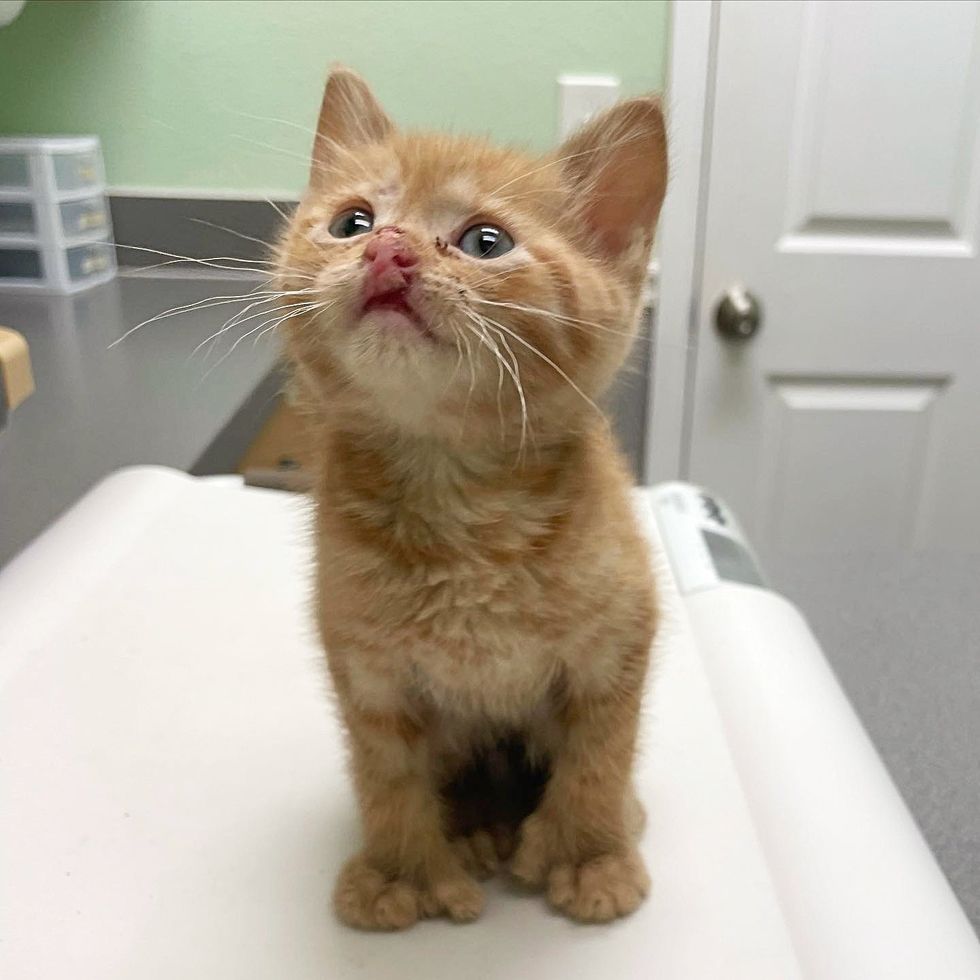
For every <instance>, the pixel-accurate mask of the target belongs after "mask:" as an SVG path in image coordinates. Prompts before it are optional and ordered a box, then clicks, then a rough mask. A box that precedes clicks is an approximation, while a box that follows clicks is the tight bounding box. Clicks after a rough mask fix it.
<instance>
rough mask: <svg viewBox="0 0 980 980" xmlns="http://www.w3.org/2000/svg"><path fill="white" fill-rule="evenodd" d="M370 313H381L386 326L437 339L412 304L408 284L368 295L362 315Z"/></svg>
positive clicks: (362, 308)
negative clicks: (412, 331)
mask: <svg viewBox="0 0 980 980" xmlns="http://www.w3.org/2000/svg"><path fill="white" fill-rule="evenodd" d="M369 313H374V314H380V317H379V318H380V319H381V320H382V322H383V323H384V325H385V326H386V327H390V328H392V329H409V330H414V331H415V332H417V333H419V334H421V335H422V336H423V337H427V338H428V339H429V340H434V339H435V338H434V337H433V336H432V333H431V332H430V331H429V329H428V328H427V327H426V325H425V324H424V323H423V322H422V318H421V317H420V316H419V314H418V311H417V310H416V309H415V306H414V305H413V304H412V300H411V298H410V297H409V287H408V286H399V287H398V288H396V289H388V290H385V291H384V292H380V293H376V294H375V295H373V296H368V297H366V298H365V300H364V305H363V306H362V307H361V316H367V315H368V314H369Z"/></svg>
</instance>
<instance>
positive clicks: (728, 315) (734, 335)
mask: <svg viewBox="0 0 980 980" xmlns="http://www.w3.org/2000/svg"><path fill="white" fill-rule="evenodd" d="M761 323H762V307H761V306H760V305H759V301H758V300H757V299H756V298H755V297H754V296H753V295H752V294H751V293H750V292H749V291H748V290H747V289H746V288H745V287H744V286H732V287H731V289H729V290H728V292H727V293H725V295H724V296H722V298H721V299H720V300H719V302H718V305H717V306H716V307H715V326H716V327H717V328H718V333H720V334H721V335H722V337H726V338H727V339H729V340H748V339H749V338H750V337H753V336H755V333H756V331H757V330H758V329H759V326H760V324H761Z"/></svg>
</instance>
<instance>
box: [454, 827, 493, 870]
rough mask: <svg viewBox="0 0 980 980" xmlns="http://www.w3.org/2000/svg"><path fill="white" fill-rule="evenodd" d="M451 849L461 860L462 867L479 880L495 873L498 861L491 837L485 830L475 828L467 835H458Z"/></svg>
mask: <svg viewBox="0 0 980 980" xmlns="http://www.w3.org/2000/svg"><path fill="white" fill-rule="evenodd" d="M453 849H454V850H455V851H456V854H457V855H458V856H459V859H460V860H461V861H462V862H463V867H464V868H466V870H467V871H468V872H469V873H470V874H472V875H474V876H475V877H476V878H479V879H480V880H481V881H483V880H485V879H487V878H490V877H492V876H493V875H495V874H496V873H497V868H498V867H499V864H500V861H499V859H498V857H497V848H496V846H495V843H494V839H493V837H491V836H490V834H489V833H488V832H487V831H486V830H477V831H474V832H473V833H472V834H470V836H469V837H458V838H456V840H454V841H453Z"/></svg>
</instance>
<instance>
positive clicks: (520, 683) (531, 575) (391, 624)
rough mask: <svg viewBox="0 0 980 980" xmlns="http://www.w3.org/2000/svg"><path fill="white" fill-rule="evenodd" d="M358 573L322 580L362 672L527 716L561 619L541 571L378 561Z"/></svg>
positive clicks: (480, 563)
mask: <svg viewBox="0 0 980 980" xmlns="http://www.w3.org/2000/svg"><path fill="white" fill-rule="evenodd" d="M358 578H359V579H360V584H358V583H357V582H355V581H354V580H352V579H348V580H347V581H345V582H343V583H340V582H335V583H334V584H333V585H328V587H327V588H326V589H325V590H324V603H325V606H326V609H325V614H326V616H327V619H328V621H329V622H331V623H335V625H336V629H337V632H338V633H341V634H343V635H344V636H345V637H348V638H350V640H351V641H352V646H351V650H350V653H349V656H351V657H352V658H354V657H356V658H357V659H358V661H359V667H358V669H357V673H358V674H359V675H360V676H363V677H364V678H365V679H369V680H370V679H371V678H374V679H382V680H380V681H379V682H380V683H385V682H390V683H392V684H394V685H395V686H398V687H402V688H405V689H410V690H412V691H413V692H414V693H415V694H417V695H419V696H421V697H423V698H424V699H427V700H431V701H433V702H435V703H438V704H440V705H443V706H446V705H452V704H455V705H456V706H457V707H459V708H460V709H461V710H465V711H474V710H476V711H480V712H481V713H484V714H487V715H489V716H493V717H496V718H506V717H511V716H515V715H521V714H522V713H524V714H526V712H527V710H530V709H531V708H532V706H533V705H534V704H535V703H536V702H538V701H540V699H541V698H542V697H543V696H544V695H545V693H546V692H547V689H548V687H549V686H550V684H551V683H552V681H553V678H554V676H555V672H556V669H557V664H558V655H557V653H558V647H559V645H560V643H561V641H562V634H563V627H562V619H563V617H562V616H561V615H559V613H560V612H561V610H560V606H559V605H558V604H557V603H556V596H555V595H554V591H553V589H552V588H549V585H550V584H551V580H550V577H549V576H548V574H547V573H546V571H545V570H544V569H542V568H539V567H535V565H534V564H533V563H531V564H527V563H523V562H518V563H509V564H504V565H501V564H496V563H494V562H492V561H486V560H471V561H469V562H465V561H459V562H454V563H449V564H446V565H438V566H431V565H430V566H425V565H419V566H415V567H412V568H403V567H401V568H399V567H394V566H392V565H391V564H390V563H384V562H380V563H378V565H377V566H375V567H374V568H373V569H372V570H370V571H368V572H366V573H365V575H364V576H363V577H360V576H358ZM352 593H353V594H352ZM329 642H330V641H329V637H328V645H329Z"/></svg>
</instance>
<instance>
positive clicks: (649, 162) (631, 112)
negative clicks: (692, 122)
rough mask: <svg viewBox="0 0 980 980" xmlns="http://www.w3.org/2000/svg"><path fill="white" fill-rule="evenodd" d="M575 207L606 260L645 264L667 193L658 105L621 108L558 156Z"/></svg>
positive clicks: (635, 102) (641, 101) (646, 101)
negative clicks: (635, 259) (636, 261)
mask: <svg viewBox="0 0 980 980" xmlns="http://www.w3.org/2000/svg"><path fill="white" fill-rule="evenodd" d="M558 158H559V160H561V161H562V171H563V174H564V176H565V179H566V181H567V182H568V183H569V184H570V185H571V190H572V195H573V206H574V207H575V209H576V210H577V211H578V212H579V214H580V215H581V217H582V220H583V221H584V223H585V225H586V228H587V231H588V234H589V236H590V238H591V240H592V242H593V243H594V245H595V246H596V247H597V248H598V250H599V252H600V253H602V254H603V255H604V256H605V257H607V258H611V259H614V260H619V259H622V260H629V259H630V258H631V257H633V256H634V255H635V257H636V258H638V259H639V258H641V257H642V258H643V259H644V260H645V257H646V252H647V250H648V249H649V247H650V244H651V242H652V241H653V232H654V229H655V227H656V224H657V218H658V217H659V216H660V206H661V204H663V199H664V191H665V190H666V187H667V137H666V133H665V130H664V117H663V113H662V112H661V109H660V100H659V99H657V98H656V97H654V96H645V97H643V98H637V99H629V100H628V101H625V102H619V103H617V104H616V105H614V106H612V107H611V108H610V109H607V110H606V111H605V112H603V113H601V114H600V115H598V116H596V117H595V118H594V119H592V120H590V121H589V122H588V123H587V124H586V125H585V126H584V127H583V128H582V129H580V130H579V131H578V132H577V133H574V134H572V136H571V137H570V138H569V139H568V140H566V142H565V143H564V144H563V145H562V146H561V148H560V149H559V150H558Z"/></svg>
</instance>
